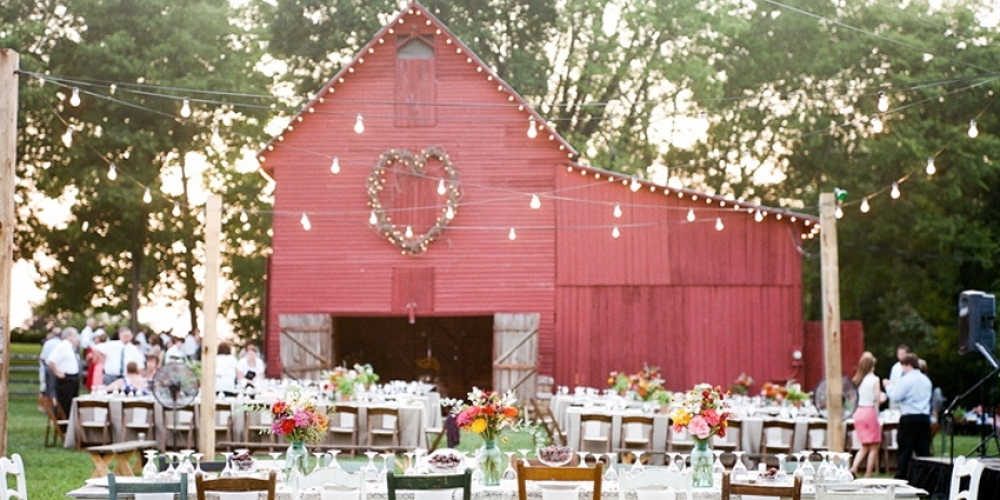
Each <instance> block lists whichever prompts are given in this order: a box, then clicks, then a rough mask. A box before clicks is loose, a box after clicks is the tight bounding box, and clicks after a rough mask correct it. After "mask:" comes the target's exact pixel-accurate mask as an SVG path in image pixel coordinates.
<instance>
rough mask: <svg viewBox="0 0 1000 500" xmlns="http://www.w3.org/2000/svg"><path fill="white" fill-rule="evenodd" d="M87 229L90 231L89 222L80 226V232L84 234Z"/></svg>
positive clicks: (84, 222)
mask: <svg viewBox="0 0 1000 500" xmlns="http://www.w3.org/2000/svg"><path fill="white" fill-rule="evenodd" d="M88 229H90V222H89V221H83V224H80V230H81V231H83V232H85V233H86V232H87V230H88Z"/></svg>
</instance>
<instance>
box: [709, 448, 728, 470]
mask: <svg viewBox="0 0 1000 500" xmlns="http://www.w3.org/2000/svg"><path fill="white" fill-rule="evenodd" d="M712 454H713V455H715V461H714V462H712V474H722V473H723V472H726V468H725V467H724V466H723V465H722V450H712Z"/></svg>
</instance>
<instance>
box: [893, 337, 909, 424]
mask: <svg viewBox="0 0 1000 500" xmlns="http://www.w3.org/2000/svg"><path fill="white" fill-rule="evenodd" d="M908 354H910V346H908V345H906V344H899V347H897V348H896V359H897V361H896V363H895V364H894V365H892V368H890V369H889V383H891V384H895V383H896V382H899V378H900V377H902V376H903V358H905V357H906V356H907V355H908ZM889 408H892V409H893V410H898V409H899V401H895V400H893V399H892V398H889Z"/></svg>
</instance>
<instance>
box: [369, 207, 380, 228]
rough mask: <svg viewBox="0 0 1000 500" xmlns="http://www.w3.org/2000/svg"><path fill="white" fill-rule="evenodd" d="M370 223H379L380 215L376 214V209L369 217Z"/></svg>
mask: <svg viewBox="0 0 1000 500" xmlns="http://www.w3.org/2000/svg"><path fill="white" fill-rule="evenodd" d="M368 223H369V224H371V225H373V226H374V225H375V224H378V216H377V215H375V211H374V210H372V215H371V216H370V217H368Z"/></svg>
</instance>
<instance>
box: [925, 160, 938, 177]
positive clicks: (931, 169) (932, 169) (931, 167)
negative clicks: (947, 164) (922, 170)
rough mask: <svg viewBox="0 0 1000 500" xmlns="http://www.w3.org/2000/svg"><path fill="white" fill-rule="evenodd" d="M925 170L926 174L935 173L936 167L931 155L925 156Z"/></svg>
mask: <svg viewBox="0 0 1000 500" xmlns="http://www.w3.org/2000/svg"><path fill="white" fill-rule="evenodd" d="M926 172H927V175H934V174H936V173H937V167H936V166H934V157H933V156H931V157H928V158H927V170H926Z"/></svg>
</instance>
